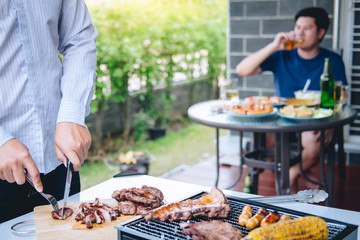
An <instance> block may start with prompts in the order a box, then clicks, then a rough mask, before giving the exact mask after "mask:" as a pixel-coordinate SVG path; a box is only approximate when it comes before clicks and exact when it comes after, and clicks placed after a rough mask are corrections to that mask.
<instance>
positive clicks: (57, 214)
mask: <svg viewBox="0 0 360 240" xmlns="http://www.w3.org/2000/svg"><path fill="white" fill-rule="evenodd" d="M61 210H62V208H60V209H59V211H58V212H56V211H52V212H51V216H52V218H53V219H59V220H65V219H67V218H68V217H70V216H71V215H72V214H73V210H72V209H71V208H64V216H60V213H61Z"/></svg>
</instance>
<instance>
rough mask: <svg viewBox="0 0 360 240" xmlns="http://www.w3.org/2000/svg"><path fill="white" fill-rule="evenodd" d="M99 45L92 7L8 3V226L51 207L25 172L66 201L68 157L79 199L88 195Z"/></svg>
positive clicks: (3, 109) (3, 113)
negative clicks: (85, 177) (82, 173)
mask: <svg viewBox="0 0 360 240" xmlns="http://www.w3.org/2000/svg"><path fill="white" fill-rule="evenodd" d="M96 38H97V31H96V29H95V27H94V26H93V24H92V22H91V18H90V15H89V12H88V10H87V7H86V5H85V3H84V0H51V1H49V0H31V1H23V0H1V1H0V212H1V214H0V223H1V222H3V221H6V220H8V219H11V218H14V217H16V216H19V215H21V214H24V213H26V212H29V211H32V210H33V208H34V206H36V205H40V204H47V202H46V200H45V199H42V198H41V197H40V195H39V194H38V193H37V192H36V191H34V190H33V188H31V186H30V185H29V184H27V183H26V184H24V183H25V174H24V171H25V170H26V171H27V174H28V176H29V177H30V178H31V179H32V181H33V182H34V184H35V186H36V188H37V190H38V191H44V192H46V193H50V194H52V195H54V196H55V198H57V200H60V199H62V197H63V193H64V183H65V175H66V174H65V173H66V168H65V166H64V165H63V164H64V163H66V157H67V158H69V160H70V161H71V162H72V163H73V166H74V169H75V171H76V172H74V176H73V182H72V185H71V194H73V193H76V192H79V191H80V179H79V174H78V170H79V169H80V167H81V164H82V163H83V161H84V160H85V159H86V158H87V153H88V149H89V147H90V144H91V135H90V133H89V131H88V129H87V127H86V125H85V116H87V115H88V114H89V106H90V101H91V99H92V96H93V87H94V79H95V77H96V72H95V69H96ZM59 55H61V58H62V60H60V58H59ZM62 163H63V164H62Z"/></svg>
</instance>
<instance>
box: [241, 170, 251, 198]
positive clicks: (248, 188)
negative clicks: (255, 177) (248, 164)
mask: <svg viewBox="0 0 360 240" xmlns="http://www.w3.org/2000/svg"><path fill="white" fill-rule="evenodd" d="M242 192H244V193H253V191H252V184H251V176H250V173H248V174H246V176H245V180H244V188H243V190H242Z"/></svg>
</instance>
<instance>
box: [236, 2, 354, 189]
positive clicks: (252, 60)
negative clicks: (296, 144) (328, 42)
mask: <svg viewBox="0 0 360 240" xmlns="http://www.w3.org/2000/svg"><path fill="white" fill-rule="evenodd" d="M329 23H330V21H329V18H328V14H327V12H326V11H325V10H324V9H322V8H306V9H303V10H301V11H299V12H298V13H297V14H296V16H295V27H294V30H293V31H291V32H280V33H278V34H277V35H276V37H275V39H274V40H273V41H272V42H271V43H269V44H268V45H267V46H265V47H264V48H262V49H260V50H259V51H257V52H255V53H253V54H251V55H250V56H248V57H246V58H245V59H244V60H243V61H241V62H240V63H239V64H238V65H237V67H236V72H237V73H238V74H239V75H240V76H251V75H254V74H258V73H261V72H264V71H271V72H273V74H274V84H275V88H276V95H277V96H280V97H285V98H292V97H294V91H296V90H300V89H302V88H303V87H304V85H305V83H306V81H307V80H308V79H310V80H311V83H310V86H309V90H319V89H320V75H321V74H322V72H323V66H324V61H325V58H330V59H331V64H332V69H333V74H334V77H335V79H336V80H337V81H342V82H343V84H344V85H347V81H346V75H345V67H344V63H343V61H342V59H341V57H340V56H339V55H337V54H335V53H334V52H331V51H329V50H326V49H324V48H320V46H319V44H320V42H321V41H322V39H323V38H324V36H325V33H326V31H327V29H328V27H329ZM295 39H296V40H300V44H299V45H298V46H297V48H296V49H292V50H286V48H285V43H286V42H287V41H290V40H295ZM332 135H333V130H326V131H325V144H326V145H328V144H329V143H330V141H331V139H332ZM272 138H273V136H272ZM272 138H271V139H272ZM301 139H302V146H303V151H302V159H301V160H302V167H303V169H304V170H305V172H308V173H309V172H310V169H311V168H312V167H313V166H315V165H316V164H317V163H318V162H319V157H320V132H303V133H302V135H301ZM270 142H272V143H270V144H269V145H272V144H273V139H272V140H271V141H270ZM299 177H300V170H299V167H298V165H295V166H293V167H291V169H290V191H291V192H296V191H297V190H298V189H296V188H297V180H298V178H299Z"/></svg>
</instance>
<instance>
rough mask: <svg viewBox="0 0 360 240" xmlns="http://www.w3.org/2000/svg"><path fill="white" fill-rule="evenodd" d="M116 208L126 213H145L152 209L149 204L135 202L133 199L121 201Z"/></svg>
mask: <svg viewBox="0 0 360 240" xmlns="http://www.w3.org/2000/svg"><path fill="white" fill-rule="evenodd" d="M114 209H115V210H116V211H119V212H121V213H122V214H124V215H135V214H136V215H144V214H147V213H148V212H149V211H150V210H151V208H150V207H149V206H145V205H142V204H140V203H134V202H131V201H120V202H118V205H117V206H115V208H114Z"/></svg>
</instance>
